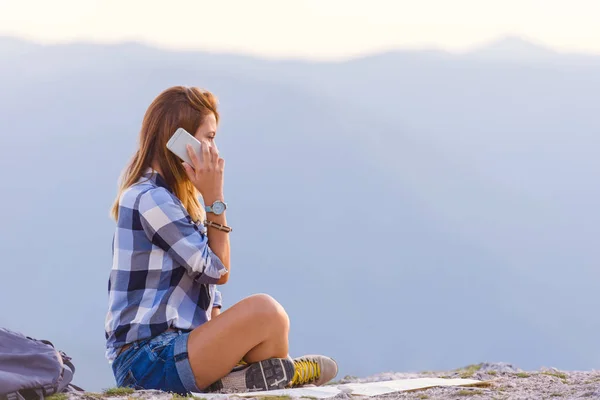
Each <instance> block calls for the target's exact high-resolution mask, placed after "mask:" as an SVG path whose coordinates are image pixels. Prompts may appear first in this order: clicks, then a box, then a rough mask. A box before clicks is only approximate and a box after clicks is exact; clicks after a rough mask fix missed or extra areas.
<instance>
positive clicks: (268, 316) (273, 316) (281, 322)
mask: <svg viewBox="0 0 600 400" xmlns="http://www.w3.org/2000/svg"><path fill="white" fill-rule="evenodd" d="M248 300H250V301H252V306H253V307H252V310H253V312H254V314H255V317H256V318H257V319H258V320H260V321H261V322H262V323H265V324H267V325H268V326H271V327H274V328H276V329H285V330H288V329H289V327H290V319H289V317H288V315H287V312H286V311H285V309H284V308H283V306H282V305H281V304H279V302H278V301H277V300H275V299H274V298H273V297H271V296H269V295H268V294H262V293H261V294H255V295H253V296H250V297H249V298H248Z"/></svg>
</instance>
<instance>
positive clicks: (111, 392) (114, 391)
mask: <svg viewBox="0 0 600 400" xmlns="http://www.w3.org/2000/svg"><path fill="white" fill-rule="evenodd" d="M133 392H135V390H133V389H131V388H123V387H119V388H110V389H106V390H105V391H104V395H106V396H108V397H113V396H115V397H116V396H127V395H130V394H133Z"/></svg>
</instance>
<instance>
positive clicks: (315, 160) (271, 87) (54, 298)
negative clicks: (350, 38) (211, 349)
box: [0, 38, 600, 390]
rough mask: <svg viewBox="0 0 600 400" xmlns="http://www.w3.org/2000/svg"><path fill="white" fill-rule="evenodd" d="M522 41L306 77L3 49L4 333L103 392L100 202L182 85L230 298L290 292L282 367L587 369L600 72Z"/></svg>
mask: <svg viewBox="0 0 600 400" xmlns="http://www.w3.org/2000/svg"><path fill="white" fill-rule="evenodd" d="M513 42H514V41H513ZM499 48H500V49H504V50H498V49H499ZM527 48H528V45H526V44H523V43H517V44H516V45H515V43H513V44H511V43H510V41H509V43H505V44H503V45H499V46H496V50H490V49H488V50H487V51H488V52H489V51H491V52H502V54H503V57H508V58H509V59H510V57H513V56H510V57H509V55H510V54H513V55H514V57H515V58H514V60H516V62H507V61H506V59H505V58H501V59H494V58H487V59H485V60H483V59H482V58H481V57H479V56H477V57H476V56H474V54H465V55H451V54H447V53H442V52H394V53H387V54H381V55H377V56H372V57H365V58H361V59H354V60H349V61H347V62H335V63H333V62H331V63H316V62H300V61H285V60H283V61H266V60H261V59H257V58H254V57H245V56H239V55H223V54H206V53H199V52H175V51H164V50H158V49H154V48H151V47H148V46H142V45H138V44H135V43H129V44H123V45H114V46H108V45H91V44H85V43H79V44H72V45H60V46H39V45H32V44H31V43H28V42H23V41H15V40H12V39H7V38H4V39H2V40H0V59H1V60H2V61H3V62H2V63H0V86H1V87H2V88H3V90H2V93H1V94H0V127H1V130H0V168H2V170H3V171H5V177H4V186H3V187H4V190H3V191H2V200H1V201H0V221H1V222H2V225H1V226H2V229H1V230H0V254H3V267H2V275H3V279H1V280H0V301H2V303H3V304H6V305H9V306H7V307H5V308H4V309H3V312H2V313H1V314H0V325H2V326H6V327H8V328H12V329H17V330H23V331H25V332H26V333H28V334H29V335H31V336H37V337H42V338H48V339H50V340H52V341H53V342H54V343H55V344H56V345H57V346H58V347H60V348H63V349H64V350H65V351H66V352H67V353H69V354H70V355H72V356H73V357H74V359H75V363H76V365H77V366H78V369H77V373H76V377H77V379H76V383H78V384H81V385H82V386H84V387H85V388H86V389H88V390H97V389H100V388H102V387H108V386H110V385H112V384H113V379H112V375H111V372H110V368H109V366H108V365H107V363H106V362H105V360H104V337H103V324H104V314H105V312H106V304H107V297H106V296H107V294H106V285H107V278H108V273H109V270H110V266H111V255H110V241H111V238H112V234H113V229H114V227H113V223H112V222H111V221H110V220H109V218H108V208H109V207H110V204H111V202H112V200H113V196H114V195H115V189H116V180H117V177H118V174H119V172H120V171H121V169H122V168H123V166H124V165H125V163H126V161H127V160H128V159H129V157H130V155H131V153H132V151H133V149H134V147H135V143H136V140H137V133H138V131H139V125H140V122H141V119H142V116H143V113H144V112H145V110H146V107H147V106H148V105H149V103H150V102H151V101H152V99H153V98H154V97H155V96H156V95H157V94H158V93H159V92H160V91H161V90H163V89H165V88H166V87H168V86H171V85H174V84H186V85H197V86H202V87H206V88H209V89H211V90H213V91H214V92H215V93H216V94H217V95H218V97H219V99H220V102H221V107H222V115H223V122H222V126H221V130H220V133H219V135H218V138H217V140H218V142H219V148H220V149H221V151H222V153H223V155H224V157H225V158H226V159H227V172H226V174H227V181H226V196H227V201H228V203H229V205H230V211H228V212H229V220H230V222H231V224H232V225H233V226H234V227H235V231H234V234H233V236H232V248H233V254H232V260H233V263H234V264H233V272H232V278H231V280H230V283H228V284H227V285H226V286H225V287H224V288H223V292H224V297H225V304H226V306H229V305H231V304H233V303H234V302H235V301H237V300H239V299H241V298H243V297H244V296H246V295H248V294H251V293H255V292H268V293H270V294H272V295H273V296H274V297H276V298H277V299H279V300H280V301H281V303H282V304H283V305H284V306H285V307H286V309H287V310H288V312H289V314H290V316H291V319H292V334H291V345H292V352H293V353H292V354H293V355H298V354H301V353H308V352H323V353H326V354H330V355H332V356H334V357H335V358H336V359H337V360H338V361H339V363H340V366H341V371H340V374H341V375H342V376H343V375H346V374H352V375H360V376H364V375H368V374H372V373H376V372H382V371H386V370H394V371H399V370H404V371H406V370H418V369H423V370H425V369H427V370H434V369H439V370H442V369H447V368H453V367H455V366H456V365H466V364H469V363H473V362H480V361H482V360H488V361H501V360H509V361H511V362H514V363H515V364H517V365H519V366H521V367H522V368H524V369H537V368H538V367H540V366H542V365H546V366H556V367H558V368H562V369H593V368H595V366H596V364H597V360H598V359H599V357H600V350H598V346H596V343H597V338H596V332H597V331H598V330H599V329H600V320H599V319H597V318H594V315H595V313H596V311H597V310H598V308H599V307H600V298H599V297H598V296H597V295H596V292H597V290H596V285H597V284H596V283H597V282H598V279H599V278H600V272H599V271H598V269H597V265H596V264H597V260H598V259H600V246H598V240H597V238H598V237H599V235H600V214H598V213H597V212H595V208H596V205H597V204H598V202H599V201H600V188H599V187H598V185H597V184H595V182H596V181H597V171H598V170H599V168H600V161H599V159H598V157H597V149H598V148H599V146H600V137H599V136H598V134H597V133H598V132H599V131H600V119H599V118H597V110H596V109H597V104H599V103H600V72H599V71H600V70H598V69H597V68H594V67H593V65H594V64H593V62H596V61H593V60H596V58H594V57H591V56H590V57H587V58H585V60H592V61H589V63H588V61H585V62H582V61H581V60H583V59H584V57H583V56H574V55H563V54H560V53H557V54H555V55H553V56H552V57H553V58H552V59H550V58H548V60H545V59H544V57H545V56H539V54H544V50H540V49H537V50H536V49H535V48H534V49H530V50H527ZM507 49H508V50H507ZM511 49H512V50H511ZM515 49H516V51H514V50H515ZM523 49H525V50H526V51H525V53H532V54H533V53H536V52H537V53H536V54H538V56H536V57H535V62H534V63H532V62H530V61H523ZM478 57H479V58H478ZM519 60H521V61H519Z"/></svg>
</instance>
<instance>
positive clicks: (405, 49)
mask: <svg viewBox="0 0 600 400" xmlns="http://www.w3.org/2000/svg"><path fill="white" fill-rule="evenodd" d="M0 40H12V41H16V42H17V41H18V42H24V43H28V44H30V45H34V46H39V47H60V46H75V45H91V46H112V47H118V46H123V45H136V46H140V47H146V48H150V49H154V50H158V51H165V52H175V53H204V54H210V55H221V56H239V57H247V58H254V59H259V60H266V61H304V62H316V63H319V62H325V63H327V62H332V63H337V62H346V61H353V60H357V59H363V58H370V57H376V56H379V55H385V54H391V53H439V54H444V55H448V56H465V55H469V54H476V53H478V52H481V51H485V50H487V49H489V48H491V47H493V46H495V45H498V44H502V43H506V42H511V41H512V42H515V43H519V44H522V45H524V46H529V47H531V48H535V49H538V50H542V51H546V52H547V53H554V55H556V56H587V57H600V52H598V53H596V52H586V51H564V50H560V49H557V48H555V47H553V46H550V45H547V44H544V43H541V42H540V41H537V40H535V39H531V38H525V37H524V36H522V35H510V34H509V35H500V36H498V37H496V38H495V39H491V40H487V41H483V42H481V43H478V44H475V45H473V46H470V47H469V48H468V49H463V50H450V49H445V48H442V47H440V46H434V45H430V46H426V45H425V46H414V47H413V46H397V47H390V48H381V49H373V50H372V51H362V52H357V53H356V54H350V55H343V56H342V55H340V56H337V57H332V58H324V57H309V56H306V55H297V56H294V55H275V54H264V53H259V52H251V51H240V50H235V49H222V50H215V49H208V48H202V47H190V46H168V45H164V44H160V43H155V42H152V41H148V40H143V39H125V38H124V39H120V40H98V39H92V38H81V39H66V40H53V41H47V42H45V41H43V40H40V39H39V38H33V37H26V36H23V35H14V34H2V33H0Z"/></svg>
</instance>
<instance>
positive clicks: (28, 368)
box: [0, 328, 82, 400]
mask: <svg viewBox="0 0 600 400" xmlns="http://www.w3.org/2000/svg"><path fill="white" fill-rule="evenodd" d="M74 373H75V367H74V366H73V363H71V358H70V357H68V356H67V355H66V354H65V353H63V352H62V351H58V350H56V349H55V348H54V345H53V344H52V343H51V342H49V341H47V340H36V339H33V338H30V337H28V336H25V335H22V334H21V333H17V332H12V331H10V330H8V329H4V328H0V399H2V400H30V399H31V400H34V399H40V400H43V399H45V398H46V397H48V396H51V395H53V394H55V393H62V392H69V391H71V392H72V391H82V389H80V388H78V387H77V386H75V385H72V384H71V380H72V379H73V374H74Z"/></svg>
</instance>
